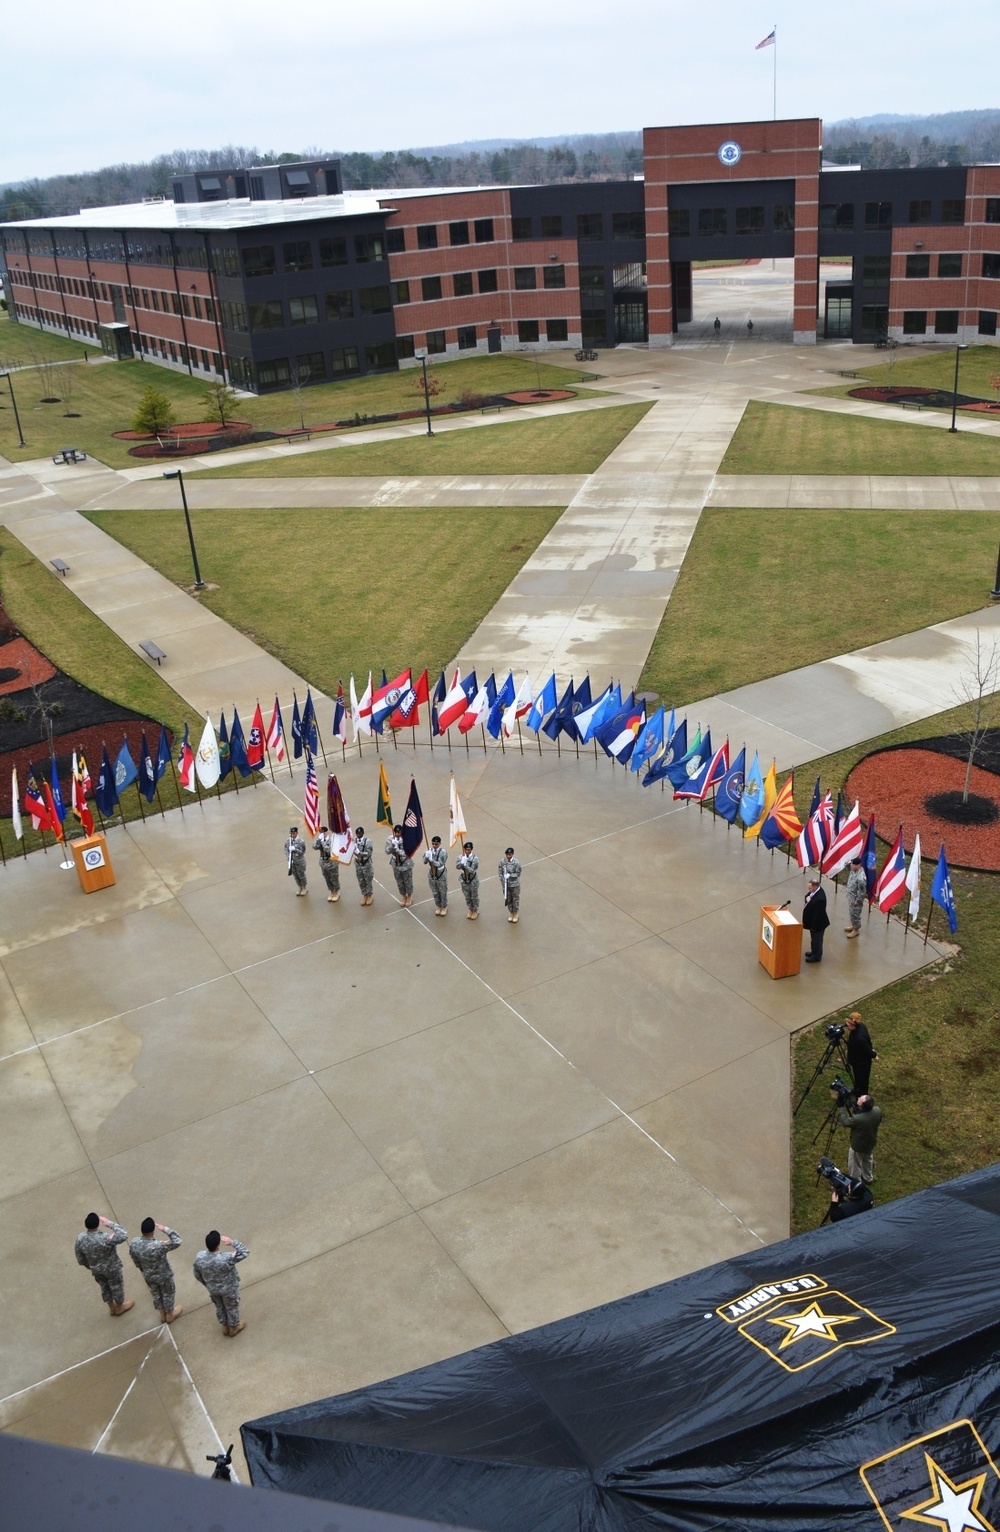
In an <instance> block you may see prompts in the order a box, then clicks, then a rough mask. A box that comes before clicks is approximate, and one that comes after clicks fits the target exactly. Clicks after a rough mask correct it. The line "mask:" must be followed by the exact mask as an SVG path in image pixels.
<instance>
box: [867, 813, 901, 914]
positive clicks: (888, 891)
mask: <svg viewBox="0 0 1000 1532" xmlns="http://www.w3.org/2000/svg"><path fill="white" fill-rule="evenodd" d="M873 817H874V816H873ZM905 893H906V852H905V850H904V849H903V826H902V825H900V827H899V830H898V832H897V834H896V839H895V840H894V841H893V843H892V850H891V851H890V852H889V855H888V856H887V857H886V859H885V862H884V863H883V865H882V871H881V872H880V873H879V875H878V879H877V881H876V883H875V898H876V899H877V900H878V907H879V909H880V910H881V911H882V914H883V915H888V913H889V911H890V910H891V909H892V908H893V906H894V905H897V904H898V903H899V901H900V899H902V897H903V895H904V894H905Z"/></svg>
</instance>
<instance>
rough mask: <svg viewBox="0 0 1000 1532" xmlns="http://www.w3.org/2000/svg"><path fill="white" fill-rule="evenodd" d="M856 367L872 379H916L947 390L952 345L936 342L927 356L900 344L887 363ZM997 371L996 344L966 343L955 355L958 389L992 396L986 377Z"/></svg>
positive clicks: (952, 373) (994, 393)
mask: <svg viewBox="0 0 1000 1532" xmlns="http://www.w3.org/2000/svg"><path fill="white" fill-rule="evenodd" d="M857 371H858V372H859V373H860V374H861V375H862V376H863V377H865V378H868V379H870V380H871V382H872V383H916V384H919V386H920V387H921V388H946V389H949V390H951V389H952V388H954V386H955V348H954V346H943V345H937V346H935V348H934V351H933V353H932V354H931V355H930V356H911V355H909V354H908V349H907V348H906V347H905V346H900V347H899V348H898V349H897V350H896V351H895V352H893V361H892V364H891V366H890V365H889V363H887V362H882V363H877V364H873V365H872V366H871V367H859V368H858V369H857ZM997 374H1000V348H998V347H997V346H970V347H969V349H968V351H963V352H962V355H961V357H960V359H959V371H958V390H959V393H962V394H975V395H976V396H977V397H979V398H982V399H996V397H997V390H996V388H994V387H992V386H991V384H990V378H991V377H993V376H994V375H997Z"/></svg>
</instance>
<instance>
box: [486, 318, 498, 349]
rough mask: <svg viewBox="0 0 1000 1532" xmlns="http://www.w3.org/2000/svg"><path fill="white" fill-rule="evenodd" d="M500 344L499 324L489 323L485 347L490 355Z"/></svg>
mask: <svg viewBox="0 0 1000 1532" xmlns="http://www.w3.org/2000/svg"><path fill="white" fill-rule="evenodd" d="M500 344H501V335H500V326H499V325H498V324H491V325H490V326H489V328H488V329H487V331H486V349H487V351H488V352H489V353H490V355H491V356H493V355H495V354H496V352H498V351H499V350H500Z"/></svg>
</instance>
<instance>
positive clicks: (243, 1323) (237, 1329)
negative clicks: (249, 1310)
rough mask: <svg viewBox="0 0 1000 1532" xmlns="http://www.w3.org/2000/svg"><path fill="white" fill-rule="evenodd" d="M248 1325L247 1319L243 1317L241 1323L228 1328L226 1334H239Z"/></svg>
mask: <svg viewBox="0 0 1000 1532" xmlns="http://www.w3.org/2000/svg"><path fill="white" fill-rule="evenodd" d="M246 1327H247V1322H246V1320H245V1319H241V1320H240V1322H239V1324H238V1325H233V1327H232V1329H231V1330H227V1331H226V1334H227V1335H239V1333H240V1331H241V1330H245V1329H246Z"/></svg>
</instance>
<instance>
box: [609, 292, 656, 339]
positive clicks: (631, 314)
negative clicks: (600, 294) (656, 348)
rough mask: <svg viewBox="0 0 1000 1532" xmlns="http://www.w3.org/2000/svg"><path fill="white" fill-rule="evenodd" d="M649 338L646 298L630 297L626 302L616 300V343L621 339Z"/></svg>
mask: <svg viewBox="0 0 1000 1532" xmlns="http://www.w3.org/2000/svg"><path fill="white" fill-rule="evenodd" d="M648 339H649V328H648V325H647V320H646V300H645V298H630V299H628V300H627V301H626V302H624V303H620V302H618V300H617V299H616V300H615V344H616V345H617V344H618V343H619V342H621V341H643V340H648Z"/></svg>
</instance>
